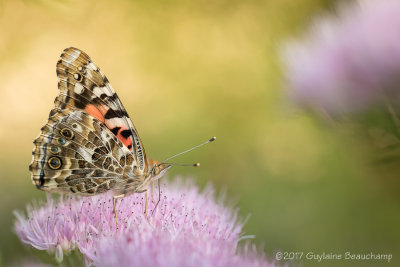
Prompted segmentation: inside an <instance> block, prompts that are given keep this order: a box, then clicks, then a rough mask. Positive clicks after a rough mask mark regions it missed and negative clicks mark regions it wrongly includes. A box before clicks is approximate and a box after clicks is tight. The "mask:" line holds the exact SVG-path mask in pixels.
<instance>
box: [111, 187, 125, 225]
mask: <svg viewBox="0 0 400 267" xmlns="http://www.w3.org/2000/svg"><path fill="white" fill-rule="evenodd" d="M124 196H125V195H124V194H122V195H118V196H113V207H114V208H113V211H114V216H115V226H116V227H117V229H118V219H117V210H116V201H117V198H122V197H124Z"/></svg>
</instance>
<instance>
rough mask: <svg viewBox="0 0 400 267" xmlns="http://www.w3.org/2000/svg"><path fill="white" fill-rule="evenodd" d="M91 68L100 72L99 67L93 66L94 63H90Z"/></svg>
mask: <svg viewBox="0 0 400 267" xmlns="http://www.w3.org/2000/svg"><path fill="white" fill-rule="evenodd" d="M89 67H90V68H91V69H92V70H94V71H97V70H98V69H97V67H96V65H94V64H93V62H90V63H89Z"/></svg>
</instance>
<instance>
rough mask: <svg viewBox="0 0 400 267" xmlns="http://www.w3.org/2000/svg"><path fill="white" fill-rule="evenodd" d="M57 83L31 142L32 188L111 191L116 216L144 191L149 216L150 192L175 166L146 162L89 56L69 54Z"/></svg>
mask: <svg viewBox="0 0 400 267" xmlns="http://www.w3.org/2000/svg"><path fill="white" fill-rule="evenodd" d="M57 78H58V89H59V94H58V96H57V97H56V99H55V101H54V108H53V109H52V110H51V111H50V115H49V118H48V120H47V122H46V124H45V125H44V126H43V127H42V128H41V131H40V134H39V136H38V137H37V138H36V139H35V140H34V142H33V143H34V149H33V151H32V155H33V156H32V162H31V164H30V166H29V170H30V171H31V174H32V176H31V178H32V182H33V184H34V185H35V186H36V187H37V188H38V189H40V190H44V191H48V192H60V193H70V194H76V195H84V196H91V195H96V194H101V193H104V192H107V191H109V190H111V191H112V192H113V193H114V198H113V203H114V213H115V216H116V212H115V200H116V199H117V198H120V197H124V196H127V195H130V194H132V193H142V192H146V208H145V212H146V211H147V189H146V187H147V186H148V184H149V183H150V182H153V181H155V180H158V179H159V178H161V177H162V176H163V175H164V174H165V172H166V171H167V170H168V169H169V168H170V167H171V164H166V163H163V162H160V161H156V160H151V159H149V158H147V157H146V152H145V150H144V147H143V143H142V141H141V140H140V137H139V135H138V132H137V130H136V129H135V126H134V125H133V123H132V121H131V119H130V118H129V116H128V113H127V112H126V110H125V108H124V106H123V105H122V103H121V101H120V99H119V98H118V96H117V94H116V93H115V91H114V89H113V88H112V87H111V85H110V83H109V81H108V79H107V78H106V76H104V74H103V73H102V72H101V71H100V69H99V68H98V67H97V66H96V65H95V64H94V63H93V61H92V60H91V59H90V58H89V56H88V55H87V54H86V53H84V52H83V51H81V50H79V49H77V48H73V47H70V48H67V49H65V50H64V52H63V53H62V54H61V57H60V60H59V61H58V62H57ZM158 181H159V180H158ZM157 204H158V203H157Z"/></svg>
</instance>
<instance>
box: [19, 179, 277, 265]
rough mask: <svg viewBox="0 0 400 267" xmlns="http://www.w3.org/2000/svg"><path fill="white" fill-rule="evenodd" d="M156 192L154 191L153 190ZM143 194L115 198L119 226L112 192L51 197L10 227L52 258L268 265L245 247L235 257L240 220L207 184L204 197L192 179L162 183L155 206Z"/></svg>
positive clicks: (120, 262)
mask: <svg viewBox="0 0 400 267" xmlns="http://www.w3.org/2000/svg"><path fill="white" fill-rule="evenodd" d="M155 191H157V190H155ZM154 195H155V196H154V201H153V202H150V203H149V207H148V208H149V217H148V218H146V216H145V214H144V203H145V194H133V195H131V196H129V197H125V198H123V199H119V200H118V201H117V212H118V225H119V227H118V228H117V227H116V224H115V218H114V214H113V205H112V195H111V194H103V195H99V196H93V197H90V198H79V197H64V198H63V197H61V198H60V200H59V201H58V202H55V201H53V200H52V199H51V198H48V199H47V201H46V203H43V204H42V205H41V206H39V205H37V204H36V205H33V206H28V208H27V213H28V217H25V216H24V215H22V214H21V213H16V214H17V221H16V223H15V229H16V232H17V234H18V236H19V237H20V239H21V241H22V242H23V243H25V244H28V245H31V246H33V247H34V248H37V249H40V250H47V251H49V252H50V253H55V254H56V256H57V259H58V260H59V261H61V260H62V257H63V252H69V251H70V250H73V249H78V250H79V251H80V252H81V253H82V254H83V255H84V256H85V259H86V261H87V264H94V265H95V266H272V264H271V263H269V262H267V260H266V258H265V256H263V254H260V253H258V252H257V251H256V250H255V249H254V248H253V249H249V247H248V245H246V246H245V249H244V250H243V251H241V252H239V249H238V243H239V241H240V240H241V239H243V238H244V237H243V236H242V226H243V224H242V223H239V222H238V221H237V212H236V211H233V210H232V209H230V208H228V207H226V206H225V205H223V204H222V202H216V201H215V200H214V192H213V189H212V187H211V186H208V187H207V188H206V189H205V190H203V191H202V192H199V190H198V188H197V187H196V186H195V185H194V184H193V182H191V181H186V182H183V181H182V180H177V181H175V182H172V183H169V184H168V185H167V186H162V195H161V196H162V197H161V201H160V203H159V204H158V207H157V209H156V210H155V211H154V213H153V214H152V215H150V214H151V213H152V211H153V209H154V206H155V203H156V200H157V199H158V192H157V193H156V192H155V194H154Z"/></svg>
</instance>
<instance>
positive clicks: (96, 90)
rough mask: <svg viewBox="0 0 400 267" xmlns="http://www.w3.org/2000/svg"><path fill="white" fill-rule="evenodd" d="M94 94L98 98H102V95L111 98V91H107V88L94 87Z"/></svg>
mask: <svg viewBox="0 0 400 267" xmlns="http://www.w3.org/2000/svg"><path fill="white" fill-rule="evenodd" d="M93 93H94V94H95V95H96V96H97V97H100V96H101V95H102V94H106V95H107V96H111V95H110V93H109V91H108V90H107V87H97V86H96V87H94V88H93Z"/></svg>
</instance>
